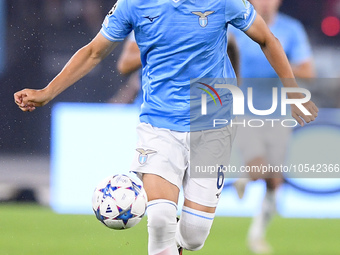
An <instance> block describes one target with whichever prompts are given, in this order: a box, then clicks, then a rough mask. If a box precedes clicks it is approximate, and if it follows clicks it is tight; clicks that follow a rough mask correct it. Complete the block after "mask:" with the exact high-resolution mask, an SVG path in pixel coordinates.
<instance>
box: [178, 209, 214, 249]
mask: <svg viewBox="0 0 340 255" xmlns="http://www.w3.org/2000/svg"><path fill="white" fill-rule="evenodd" d="M214 216H215V214H214V213H206V212H201V211H198V210H195V209H191V208H189V207H186V206H183V209H182V214H181V219H180V221H179V222H178V223H179V224H178V227H177V232H176V241H177V243H178V245H179V246H181V247H183V248H184V249H186V250H190V251H196V250H199V249H201V248H202V247H203V245H204V242H205V240H206V239H207V237H208V235H209V232H210V228H211V225H212V223H213V219H214Z"/></svg>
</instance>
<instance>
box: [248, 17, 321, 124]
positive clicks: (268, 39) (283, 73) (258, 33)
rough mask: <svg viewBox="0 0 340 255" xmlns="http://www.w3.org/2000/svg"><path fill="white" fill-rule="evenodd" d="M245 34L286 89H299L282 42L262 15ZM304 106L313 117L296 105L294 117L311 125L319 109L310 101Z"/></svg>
mask: <svg viewBox="0 0 340 255" xmlns="http://www.w3.org/2000/svg"><path fill="white" fill-rule="evenodd" d="M245 33H246V34H247V35H248V36H249V37H250V38H251V39H252V40H254V41H255V42H257V43H258V44H259V45H260V47H261V49H262V51H263V53H264V54H265V56H266V58H267V59H268V61H269V63H270V64H271V65H272V67H273V68H274V70H275V71H276V73H277V75H278V76H279V77H280V79H281V81H282V83H283V85H284V86H285V87H298V85H297V83H296V81H295V77H294V73H293V70H292V68H291V66H290V63H289V61H288V59H287V56H286V54H285V52H284V50H283V48H282V46H281V44H280V42H279V41H278V40H277V38H276V37H275V36H274V35H273V34H272V32H271V31H270V30H269V28H268V26H267V25H266V23H265V22H264V20H263V19H262V18H261V16H260V15H257V17H256V19H255V21H254V23H253V25H252V26H251V27H250V28H249V29H248V30H247V31H246V32H245ZM288 97H289V98H292V99H293V98H294V99H298V98H304V97H305V96H304V95H303V94H301V93H288ZM303 105H304V107H305V108H306V109H307V110H308V111H309V112H310V113H311V115H305V114H303V112H302V111H301V110H300V109H299V108H298V107H297V106H295V105H292V106H291V111H292V116H293V118H295V119H296V121H297V122H298V123H299V124H300V125H301V126H303V125H304V122H303V120H304V121H305V122H307V123H309V122H311V121H313V120H314V119H315V118H316V117H317V113H318V108H317V107H316V105H315V104H314V103H313V102H312V101H308V102H307V103H304V104H303Z"/></svg>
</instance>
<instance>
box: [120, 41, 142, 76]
mask: <svg viewBox="0 0 340 255" xmlns="http://www.w3.org/2000/svg"><path fill="white" fill-rule="evenodd" d="M141 66H142V63H141V60H140V51H139V48H138V45H137V43H136V42H135V41H129V40H128V41H127V42H126V43H125V45H124V49H123V52H122V55H121V56H120V58H119V59H118V64H117V67H118V71H119V72H121V73H122V74H124V75H127V74H130V73H132V72H134V71H136V70H138V69H139V68H140V67H141Z"/></svg>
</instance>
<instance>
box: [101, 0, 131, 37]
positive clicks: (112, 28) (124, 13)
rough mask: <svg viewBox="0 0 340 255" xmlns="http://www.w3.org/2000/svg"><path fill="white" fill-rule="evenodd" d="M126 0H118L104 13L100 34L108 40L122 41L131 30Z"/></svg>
mask: <svg viewBox="0 0 340 255" xmlns="http://www.w3.org/2000/svg"><path fill="white" fill-rule="evenodd" d="M130 13H131V10H130V11H129V8H128V0H118V1H117V2H116V4H115V5H114V6H113V7H112V9H111V10H110V12H109V13H108V14H107V15H106V17H105V19H104V22H103V24H102V28H101V30H100V32H101V34H102V35H103V36H104V37H105V38H106V39H108V40H110V41H123V40H124V38H125V37H126V36H127V35H128V34H129V33H130V32H131V30H132V22H131V17H130Z"/></svg>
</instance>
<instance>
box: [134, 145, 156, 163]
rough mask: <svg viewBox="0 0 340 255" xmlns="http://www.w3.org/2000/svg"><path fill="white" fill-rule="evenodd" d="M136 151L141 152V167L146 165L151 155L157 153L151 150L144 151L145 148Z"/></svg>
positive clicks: (139, 158)
mask: <svg viewBox="0 0 340 255" xmlns="http://www.w3.org/2000/svg"><path fill="white" fill-rule="evenodd" d="M136 151H138V152H139V156H138V162H139V164H141V165H144V164H145V163H146V161H147V160H148V155H149V154H153V153H157V151H154V150H149V149H147V150H144V149H143V148H137V149H136Z"/></svg>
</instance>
